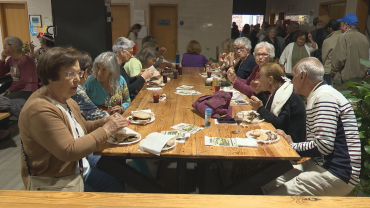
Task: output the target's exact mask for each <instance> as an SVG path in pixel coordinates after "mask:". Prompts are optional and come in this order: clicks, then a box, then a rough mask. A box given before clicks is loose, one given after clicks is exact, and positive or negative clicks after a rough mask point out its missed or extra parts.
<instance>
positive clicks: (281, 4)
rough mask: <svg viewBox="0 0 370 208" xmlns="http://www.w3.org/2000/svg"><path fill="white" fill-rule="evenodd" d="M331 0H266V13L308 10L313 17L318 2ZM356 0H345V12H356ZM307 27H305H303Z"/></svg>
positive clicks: (297, 13)
mask: <svg viewBox="0 0 370 208" xmlns="http://www.w3.org/2000/svg"><path fill="white" fill-rule="evenodd" d="M330 1H333V0H266V15H267V17H269V16H270V13H271V12H276V13H278V12H283V11H285V13H286V15H310V11H313V17H317V16H319V6H320V3H323V2H330ZM293 4H294V5H295V8H294V10H292V5H293ZM289 5H290V11H288V6H289ZM356 7H357V0H347V8H346V14H348V13H356ZM312 20H313V18H312V19H311V21H310V23H309V24H310V25H312ZM304 29H307V28H304Z"/></svg>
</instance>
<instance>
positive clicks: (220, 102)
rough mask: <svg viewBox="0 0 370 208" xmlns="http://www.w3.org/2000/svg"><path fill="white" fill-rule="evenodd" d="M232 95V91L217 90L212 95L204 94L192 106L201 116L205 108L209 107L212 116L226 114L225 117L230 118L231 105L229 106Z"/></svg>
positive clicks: (216, 116) (217, 116)
mask: <svg viewBox="0 0 370 208" xmlns="http://www.w3.org/2000/svg"><path fill="white" fill-rule="evenodd" d="M232 97H233V93H232V92H225V91H218V92H215V93H214V94H213V95H205V96H202V97H200V98H198V100H197V101H195V103H193V105H192V106H193V108H195V109H196V110H197V111H198V112H199V113H200V114H202V115H203V116H204V115H205V111H206V108H211V109H212V118H219V117H220V116H223V115H227V116H226V118H232V107H231V106H230V101H231V98H232Z"/></svg>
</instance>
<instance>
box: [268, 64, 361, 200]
mask: <svg viewBox="0 0 370 208" xmlns="http://www.w3.org/2000/svg"><path fill="white" fill-rule="evenodd" d="M323 76H324V67H323V65H322V64H321V63H320V61H319V60H317V59H316V58H305V59H302V60H301V61H300V62H299V63H298V64H297V65H296V66H295V67H294V69H293V80H292V83H293V85H294V89H295V93H297V94H301V95H303V96H305V97H307V106H306V116H307V117H306V140H307V141H306V142H302V143H293V141H292V139H291V137H290V136H289V135H286V134H285V133H284V132H283V131H281V130H277V133H278V134H280V135H281V136H283V137H284V139H285V140H286V141H287V142H288V143H289V144H290V145H291V146H292V147H293V149H294V150H295V151H296V152H297V153H298V154H299V155H300V156H302V157H311V158H312V159H311V160H308V161H306V162H304V163H302V164H300V165H294V169H292V170H291V171H289V172H287V173H286V174H284V175H282V176H281V177H279V178H277V179H276V180H275V181H272V182H270V183H269V184H267V185H266V186H264V187H263V188H262V190H263V191H264V193H265V194H268V195H299V196H310V195H315V196H316V195H318V196H345V195H347V194H348V193H350V192H351V191H352V189H353V188H354V187H355V185H356V184H357V183H358V182H359V174H360V169H361V143H360V138H359V134H358V127H357V121H356V117H355V114H354V112H353V109H352V106H351V105H350V104H349V102H348V100H347V99H346V98H345V97H344V96H343V95H342V94H341V93H340V92H338V91H337V90H335V89H334V88H333V87H331V86H330V85H327V84H326V82H325V81H323Z"/></svg>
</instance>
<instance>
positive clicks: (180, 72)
mask: <svg viewBox="0 0 370 208" xmlns="http://www.w3.org/2000/svg"><path fill="white" fill-rule="evenodd" d="M178 71H179V75H182V66H179V67H178Z"/></svg>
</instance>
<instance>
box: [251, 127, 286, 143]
mask: <svg viewBox="0 0 370 208" xmlns="http://www.w3.org/2000/svg"><path fill="white" fill-rule="evenodd" d="M254 130H261V131H263V132H268V131H270V130H263V129H254ZM254 130H251V131H248V132H247V133H246V134H245V135H246V136H247V137H248V138H250V139H255V140H256V141H257V142H260V143H265V144H269V143H273V142H277V141H279V140H280V135H278V134H277V133H275V132H272V133H273V134H277V135H278V137H277V139H275V140H268V141H262V140H259V139H256V138H255V137H254V136H251V133H252V132H253V131H254Z"/></svg>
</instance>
